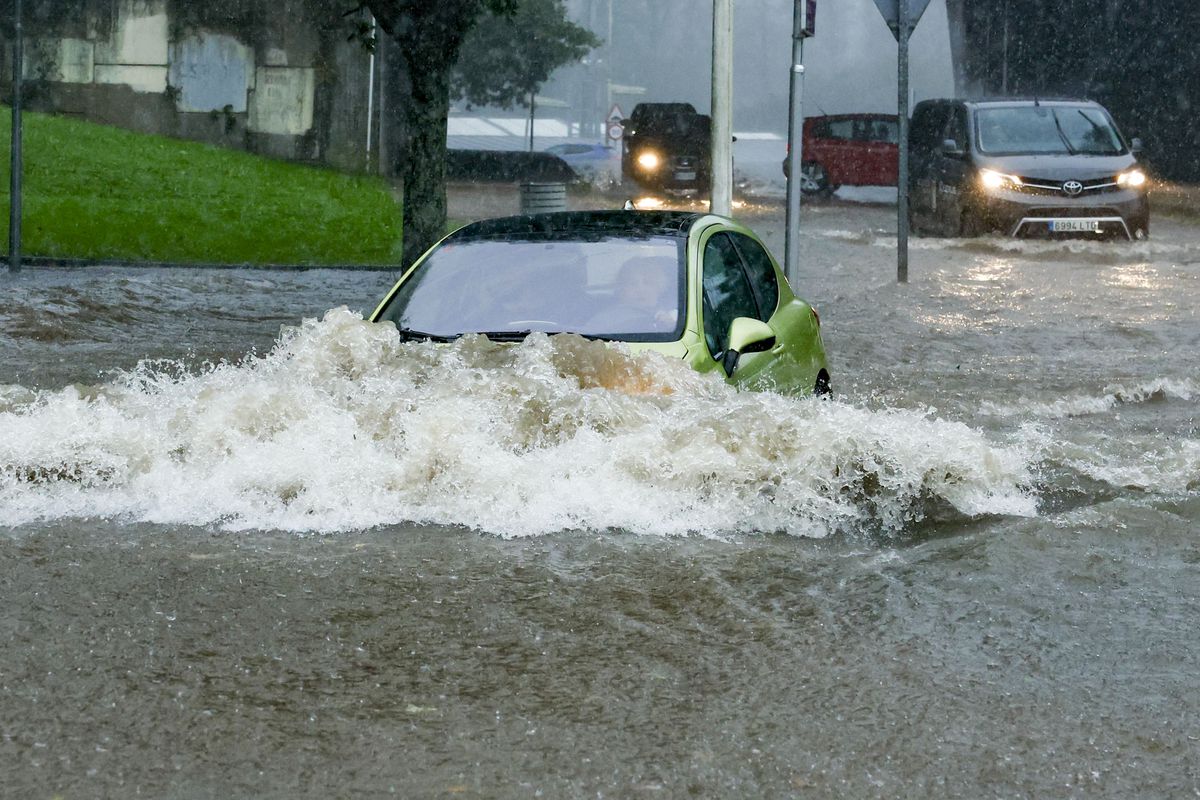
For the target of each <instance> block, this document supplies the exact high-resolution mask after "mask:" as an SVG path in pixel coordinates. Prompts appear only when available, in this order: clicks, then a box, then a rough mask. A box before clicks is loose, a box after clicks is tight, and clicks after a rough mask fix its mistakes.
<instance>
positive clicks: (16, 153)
mask: <svg viewBox="0 0 1200 800" xmlns="http://www.w3.org/2000/svg"><path fill="white" fill-rule="evenodd" d="M14 14H15V17H16V24H15V27H14V30H13V77H12V93H13V100H12V163H11V170H10V176H9V177H10V180H9V190H8V198H9V203H8V271H9V272H10V273H15V272H20V271H21V169H22V165H21V83H22V80H23V78H24V75H23V74H22V73H23V72H24V56H23V54H22V45H23V44H24V33H23V31H22V28H21V0H16V2H15V3H14Z"/></svg>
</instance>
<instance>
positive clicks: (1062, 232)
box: [976, 189, 1150, 239]
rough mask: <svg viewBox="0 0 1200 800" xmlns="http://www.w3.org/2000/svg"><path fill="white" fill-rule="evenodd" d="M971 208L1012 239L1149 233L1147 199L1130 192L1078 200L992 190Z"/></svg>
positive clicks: (1091, 196)
mask: <svg viewBox="0 0 1200 800" xmlns="http://www.w3.org/2000/svg"><path fill="white" fill-rule="evenodd" d="M976 204H977V209H978V212H979V215H980V217H981V219H982V220H983V221H984V222H985V223H986V224H987V225H988V226H989V227H992V228H995V229H998V230H1000V231H1002V232H1003V233H1005V234H1006V235H1008V236H1014V237H1015V236H1024V237H1043V238H1048V237H1054V238H1057V237H1060V236H1064V237H1065V236H1071V237H1084V238H1108V237H1118V238H1127V239H1134V238H1137V237H1139V236H1140V235H1144V234H1145V233H1146V232H1147V231H1148V230H1149V219H1150V204H1149V201H1148V200H1147V198H1146V193H1145V192H1143V191H1138V190H1134V189H1119V190H1117V191H1110V192H1103V193H1097V194H1090V195H1083V196H1080V197H1067V196H1065V195H1061V194H1060V195H1050V194H1028V193H1025V192H1020V191H1015V190H997V191H992V192H988V193H987V194H981V195H980V196H978V198H977V200H976ZM1083 223H1086V224H1083Z"/></svg>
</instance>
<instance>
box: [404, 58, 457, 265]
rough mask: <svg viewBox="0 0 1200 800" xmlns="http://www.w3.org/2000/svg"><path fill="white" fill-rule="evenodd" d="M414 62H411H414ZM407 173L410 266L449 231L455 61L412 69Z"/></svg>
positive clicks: (407, 261)
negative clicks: (448, 129) (448, 132)
mask: <svg viewBox="0 0 1200 800" xmlns="http://www.w3.org/2000/svg"><path fill="white" fill-rule="evenodd" d="M410 66H411V65H410ZM408 79H409V87H410V89H411V92H412V97H411V102H409V103H408V105H407V108H406V114H405V117H406V125H405V127H406V128H407V134H408V136H407V139H406V142H405V145H406V146H405V148H404V156H403V159H404V163H403V164H402V165H401V175H402V176H403V178H404V252H403V256H402V260H403V266H404V267H405V268H407V267H409V266H411V265H412V263H413V262H414V261H416V260H417V259H418V258H420V257H421V254H422V253H424V252H425V251H426V250H428V249H429V248H430V247H432V246H433V245H434V244H435V243H436V242H437V241H438V240H439V239H441V238H442V236H444V235H445V233H446V231H445V226H446V150H447V148H446V120H447V118H448V117H449V114H450V65H449V64H444V65H435V64H431V63H426V64H425V65H424V69H411V68H410V69H409V70H408Z"/></svg>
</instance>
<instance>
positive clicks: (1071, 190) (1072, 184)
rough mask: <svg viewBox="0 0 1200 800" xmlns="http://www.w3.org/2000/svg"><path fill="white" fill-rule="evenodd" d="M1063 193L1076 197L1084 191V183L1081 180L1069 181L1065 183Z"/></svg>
mask: <svg viewBox="0 0 1200 800" xmlns="http://www.w3.org/2000/svg"><path fill="white" fill-rule="evenodd" d="M1062 189H1063V194H1065V195H1066V196H1067V197H1074V196H1075V195H1077V194H1079V193H1080V192H1082V191H1083V184H1082V183H1080V182H1079V181H1067V182H1066V183H1064V184H1063V187H1062Z"/></svg>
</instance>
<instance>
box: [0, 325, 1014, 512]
mask: <svg viewBox="0 0 1200 800" xmlns="http://www.w3.org/2000/svg"><path fill="white" fill-rule="evenodd" d="M0 388H2V389H3V390H2V391H0V525H19V524H24V523H29V522H37V521H46V520H52V519H61V518H86V517H106V518H116V519H123V520H129V521H140V522H154V523H170V524H185V525H197V526H215V527H219V528H222V529H226V530H248V529H283V530H292V531H298V532H335V531H344V530H353V529H361V528H365V527H371V526H376V525H385V524H393V523H400V522H413V523H436V524H453V525H464V526H468V527H472V528H476V529H479V530H483V531H488V532H491V533H495V534H498V535H502V536H527V535H537V534H544V533H549V532H553V531H560V530H567V529H585V530H607V529H621V530H626V531H631V532H635V533H641V534H652V535H683V534H699V535H709V536H723V535H727V534H731V533H752V532H762V531H771V532H774V531H786V532H790V533H793V534H797V535H807V536H822V535H826V534H829V533H831V532H835V531H842V530H861V529H863V528H864V527H867V528H874V529H880V528H881V529H884V530H889V531H895V530H900V529H903V528H904V527H905V526H907V525H910V524H911V523H912V522H914V521H916V520H918V519H920V518H921V516H922V515H923V514H924V513H925V511H926V509H928V508H929V506H930V504H931V503H932V504H933V505H935V506H938V507H941V508H946V509H948V510H950V511H952V512H954V513H957V514H961V515H967V516H975V515H989V514H1019V515H1032V514H1034V513H1036V498H1035V497H1034V496H1033V493H1032V490H1031V489H1030V488H1029V487H1030V486H1031V485H1032V478H1031V474H1030V468H1029V463H1030V457H1029V454H1028V453H1026V452H1025V449H1024V448H1022V447H1021V446H1018V445H1001V444H996V443H993V442H989V441H988V440H987V438H986V437H985V436H984V435H983V434H982V433H980V432H979V431H976V430H973V429H971V428H969V427H967V426H965V425H962V424H958V423H952V422H946V421H939V420H936V419H932V418H930V416H929V415H926V414H921V413H919V412H914V411H905V410H884V411H870V410H865V409H862V408H857V407H853V406H849V405H846V404H842V403H838V402H825V401H820V400H814V399H807V400H797V399H793V398H786V397H782V396H778V395H773V394H757V393H749V392H741V393H739V392H736V391H734V390H732V389H730V388H729V387H728V386H726V385H725V384H724V383H723V382H721V381H720V380H718V379H716V378H714V377H713V376H711V375H708V376H705V375H700V374H697V373H695V372H693V371H692V370H690V369H689V368H688V367H687V366H686V365H685V364H683V363H682V362H680V361H677V360H673V359H668V358H666V357H664V356H661V355H658V354H653V353H645V354H638V355H633V354H630V353H629V352H628V351H627V350H625V349H623V348H621V347H613V346H608V345H604V344H601V343H596V342H590V341H587V340H584V339H582V338H579V337H574V336H555V337H547V336H545V335H534V336H531V337H529V338H528V339H527V340H526V341H525V342H524V343H522V344H520V345H498V344H494V343H492V342H490V341H488V340H487V339H484V338H482V337H474V336H471V337H464V338H462V339H460V340H459V341H457V342H455V343H453V344H451V345H433V344H427V343H403V342H401V341H400V339H399V337H398V336H397V335H396V331H395V329H394V328H393V327H392V326H390V325H386V324H385V325H372V324H370V323H367V322H364V321H363V320H362V318H361V316H359V315H357V314H352V313H350V312H349V311H347V310H345V309H344V308H343V309H334V310H332V311H329V312H328V313H326V315H325V317H324V319H322V320H319V321H318V320H306V321H305V322H304V323H303V324H302V325H300V326H298V327H296V328H292V329H288V330H286V331H285V332H284V333H283V334H282V335H281V337H280V339H279V341H278V342H277V343H276V346H275V347H274V349H273V350H272V351H271V352H270V353H268V354H267V355H265V356H262V357H248V358H247V359H245V360H244V361H242V362H240V363H236V364H228V363H227V364H220V365H214V366H210V367H207V368H205V369H203V370H200V371H189V370H187V369H185V368H184V367H182V366H181V365H179V364H176V363H171V362H166V363H162V362H156V363H148V364H143V365H141V366H139V368H138V369H136V370H134V371H133V372H131V373H129V374H126V375H124V376H122V377H121V378H120V379H119V380H116V381H114V382H112V383H109V384H105V385H102V386H95V387H81V386H69V387H66V388H64V389H61V390H56V391H43V392H31V391H29V390H26V389H23V388H22V387H13V386H9V387H0Z"/></svg>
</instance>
